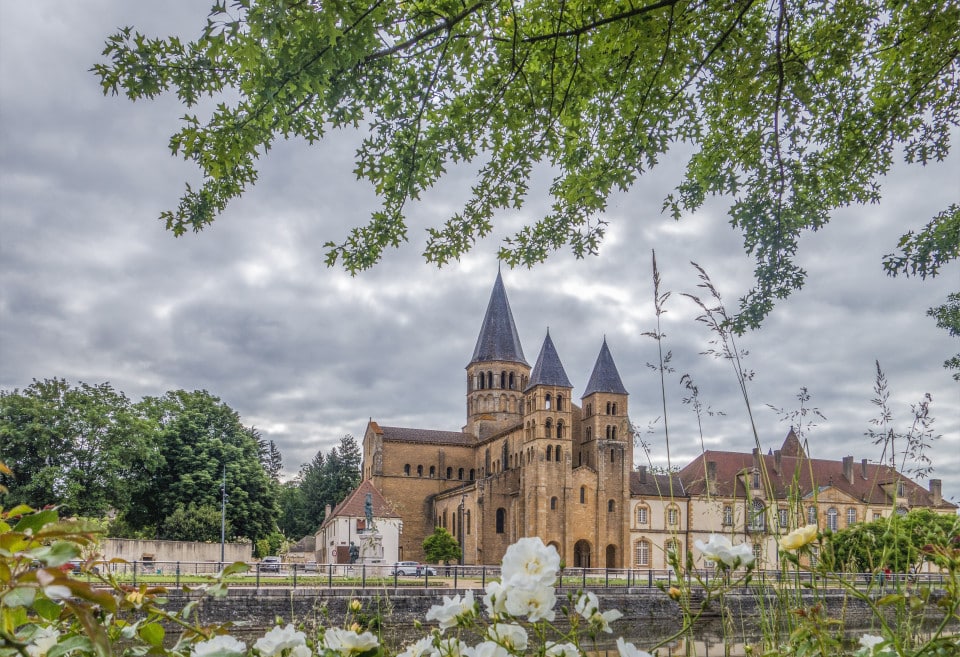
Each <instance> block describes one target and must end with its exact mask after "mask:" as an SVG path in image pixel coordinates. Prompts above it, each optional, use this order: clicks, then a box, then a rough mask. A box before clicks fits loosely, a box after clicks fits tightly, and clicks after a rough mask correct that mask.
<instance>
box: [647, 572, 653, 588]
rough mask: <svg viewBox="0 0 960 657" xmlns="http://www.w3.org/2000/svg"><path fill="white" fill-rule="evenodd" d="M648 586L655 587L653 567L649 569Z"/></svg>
mask: <svg viewBox="0 0 960 657" xmlns="http://www.w3.org/2000/svg"><path fill="white" fill-rule="evenodd" d="M647 588H648V589H652V588H653V568H651V569H649V570H648V571H647Z"/></svg>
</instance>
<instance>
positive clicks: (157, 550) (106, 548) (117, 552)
mask: <svg viewBox="0 0 960 657" xmlns="http://www.w3.org/2000/svg"><path fill="white" fill-rule="evenodd" d="M100 547H101V550H102V551H103V558H104V559H106V560H108V561H109V560H110V559H124V560H126V561H131V562H133V561H144V560H145V559H149V560H153V561H154V562H158V563H159V562H170V561H180V562H188V563H194V562H200V563H202V562H219V561H220V544H219V543H200V542H194V541H140V540H133V539H126V538H108V539H107V540H105V541H103V543H102V544H101V546H100ZM223 560H224V561H226V562H227V563H232V562H234V561H246V562H250V561H252V560H253V545H251V544H250V543H227V544H226V545H224V559H223Z"/></svg>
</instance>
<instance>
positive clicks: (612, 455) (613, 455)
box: [610, 449, 617, 463]
mask: <svg viewBox="0 0 960 657" xmlns="http://www.w3.org/2000/svg"><path fill="white" fill-rule="evenodd" d="M610 462H611V463H616V462H617V452H616V451H615V450H612V449H611V450H610Z"/></svg>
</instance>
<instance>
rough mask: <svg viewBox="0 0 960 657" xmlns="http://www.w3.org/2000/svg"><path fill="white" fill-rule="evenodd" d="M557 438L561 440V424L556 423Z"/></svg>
mask: <svg viewBox="0 0 960 657" xmlns="http://www.w3.org/2000/svg"><path fill="white" fill-rule="evenodd" d="M557 438H563V422H557Z"/></svg>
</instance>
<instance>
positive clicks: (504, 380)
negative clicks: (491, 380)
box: [500, 372, 507, 388]
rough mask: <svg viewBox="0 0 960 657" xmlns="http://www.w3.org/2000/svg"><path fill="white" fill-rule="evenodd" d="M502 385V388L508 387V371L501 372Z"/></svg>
mask: <svg viewBox="0 0 960 657" xmlns="http://www.w3.org/2000/svg"><path fill="white" fill-rule="evenodd" d="M500 387H501V388H506V387H507V373H506V372H500Z"/></svg>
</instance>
